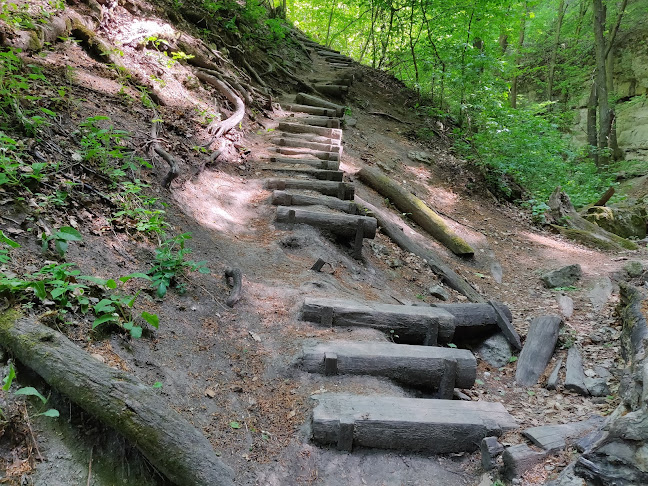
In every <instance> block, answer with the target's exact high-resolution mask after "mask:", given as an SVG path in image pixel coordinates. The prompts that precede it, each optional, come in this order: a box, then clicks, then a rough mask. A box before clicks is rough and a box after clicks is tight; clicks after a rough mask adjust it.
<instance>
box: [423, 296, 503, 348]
mask: <svg viewBox="0 0 648 486" xmlns="http://www.w3.org/2000/svg"><path fill="white" fill-rule="evenodd" d="M495 305H496V306H497V308H498V309H499V310H500V312H502V313H503V315H504V316H505V317H506V318H507V319H508V320H509V322H510V321H511V320H512V318H513V316H512V314H511V311H510V310H509V308H508V307H507V306H505V305H504V304H501V303H495ZM432 307H438V308H439V309H443V310H445V311H447V312H449V313H450V314H452V315H453V316H454V318H455V332H454V341H465V340H469V339H475V338H479V337H483V336H488V335H490V334H492V333H493V332H495V331H496V330H497V329H499V326H498V320H499V318H498V314H497V312H496V311H495V308H494V307H493V306H492V305H491V304H489V303H486V304H482V303H475V304H432Z"/></svg>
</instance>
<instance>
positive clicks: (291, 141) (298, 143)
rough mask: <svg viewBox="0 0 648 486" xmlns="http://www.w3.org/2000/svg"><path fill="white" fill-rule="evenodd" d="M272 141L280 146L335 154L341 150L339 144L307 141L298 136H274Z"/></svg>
mask: <svg viewBox="0 0 648 486" xmlns="http://www.w3.org/2000/svg"><path fill="white" fill-rule="evenodd" d="M272 142H273V143H274V144H276V145H279V146H280V147H293V148H304V149H310V150H319V151H321V152H333V153H337V154H339V153H340V152H342V146H341V145H330V144H326V143H318V142H309V141H308V140H303V139H300V138H291V137H283V138H275V139H272Z"/></svg>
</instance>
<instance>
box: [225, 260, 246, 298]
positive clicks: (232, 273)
mask: <svg viewBox="0 0 648 486" xmlns="http://www.w3.org/2000/svg"><path fill="white" fill-rule="evenodd" d="M230 278H231V279H232V293H231V294H230V296H229V297H228V298H227V300H226V301H225V304H227V306H228V307H234V305H235V304H236V303H237V302H238V301H239V300H241V293H242V291H243V275H242V274H241V270H240V269H238V268H232V267H227V268H226V269H225V280H227V281H229V279H230Z"/></svg>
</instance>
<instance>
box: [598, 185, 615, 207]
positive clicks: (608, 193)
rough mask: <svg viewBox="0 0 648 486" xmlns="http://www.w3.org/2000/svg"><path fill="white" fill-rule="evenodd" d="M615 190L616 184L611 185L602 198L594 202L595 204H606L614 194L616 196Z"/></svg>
mask: <svg viewBox="0 0 648 486" xmlns="http://www.w3.org/2000/svg"><path fill="white" fill-rule="evenodd" d="M614 191H615V189H614V186H611V187H610V188H609V189H608V190H607V191H605V193H604V194H603V195H602V196H601V198H600V199H599V200H598V201H596V202H595V203H594V206H605V205H606V204H607V202H608V201H609V200H610V199H611V198H612V196H614Z"/></svg>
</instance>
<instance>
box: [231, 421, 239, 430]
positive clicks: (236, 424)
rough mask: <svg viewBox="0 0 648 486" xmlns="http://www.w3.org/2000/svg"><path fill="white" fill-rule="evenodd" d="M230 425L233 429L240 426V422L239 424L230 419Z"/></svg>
mask: <svg viewBox="0 0 648 486" xmlns="http://www.w3.org/2000/svg"><path fill="white" fill-rule="evenodd" d="M230 427H232V428H233V429H240V428H241V424H239V423H238V422H236V421H235V420H232V421H231V422H230Z"/></svg>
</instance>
